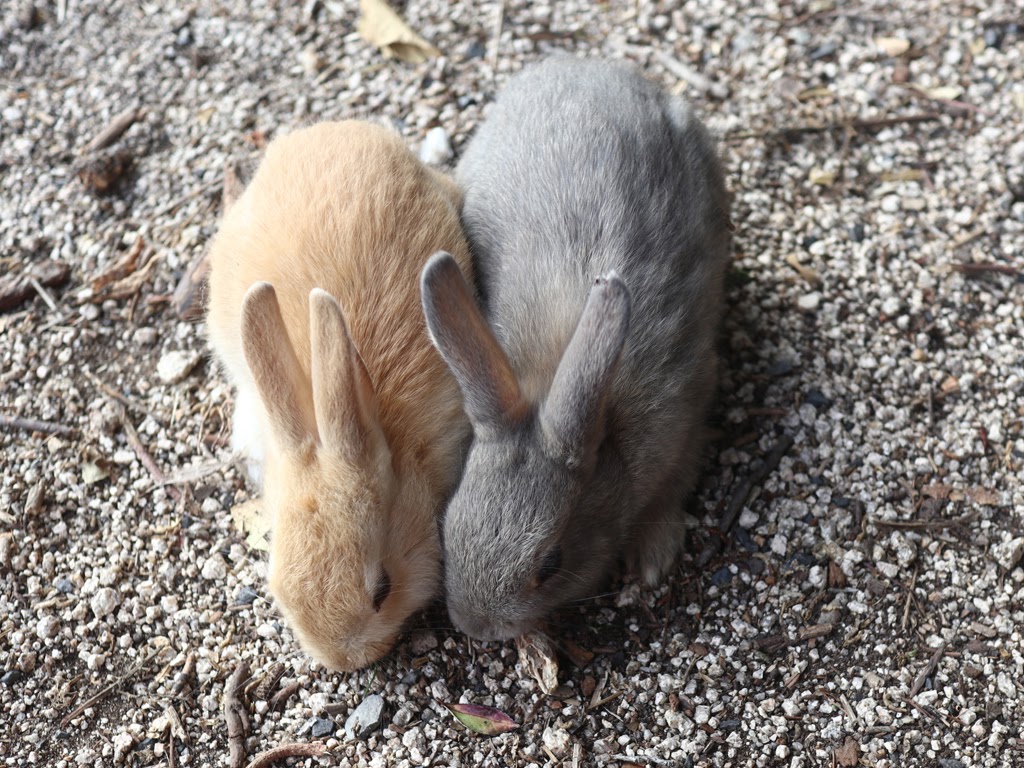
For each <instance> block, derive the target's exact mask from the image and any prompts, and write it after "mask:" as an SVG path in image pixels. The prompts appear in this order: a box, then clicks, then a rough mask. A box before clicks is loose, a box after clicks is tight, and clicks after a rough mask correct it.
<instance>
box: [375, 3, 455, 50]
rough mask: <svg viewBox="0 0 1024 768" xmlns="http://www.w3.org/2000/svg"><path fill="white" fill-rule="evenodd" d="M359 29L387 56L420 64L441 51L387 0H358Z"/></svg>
mask: <svg viewBox="0 0 1024 768" xmlns="http://www.w3.org/2000/svg"><path fill="white" fill-rule="evenodd" d="M359 11H360V17H359V26H358V27H357V28H356V31H357V32H358V33H359V35H360V36H361V37H362V38H363V39H364V40H366V41H367V42H368V43H370V44H372V45H375V46H377V47H378V48H380V51H381V53H382V54H384V58H385V59H391V58H396V59H401V60H402V61H406V62H409V63H410V64H421V63H422V62H424V61H426V60H427V59H430V58H433V57H435V56H440V55H441V52H440V51H439V50H437V48H435V47H434V46H432V45H431V44H430V43H428V42H427V41H426V40H424V39H423V38H422V37H420V36H419V35H417V34H416V33H415V32H413V31H412V29H411V28H410V27H409V25H408V24H406V23H405V21H403V20H402V17H401V16H399V15H398V14H397V13H395V11H394V10H393V9H392V8H391V6H389V5H388V4H387V3H386V2H384V0H359Z"/></svg>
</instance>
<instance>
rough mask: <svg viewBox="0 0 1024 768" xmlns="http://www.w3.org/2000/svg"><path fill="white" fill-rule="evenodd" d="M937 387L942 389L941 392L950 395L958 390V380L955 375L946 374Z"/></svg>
mask: <svg viewBox="0 0 1024 768" xmlns="http://www.w3.org/2000/svg"><path fill="white" fill-rule="evenodd" d="M939 389H941V390H942V394H944V395H950V394H952V393H954V392H959V391H960V380H959V379H958V378H957V377H956V376H947V377H946V379H945V380H944V381H943V382H942V383H941V384H940V385H939Z"/></svg>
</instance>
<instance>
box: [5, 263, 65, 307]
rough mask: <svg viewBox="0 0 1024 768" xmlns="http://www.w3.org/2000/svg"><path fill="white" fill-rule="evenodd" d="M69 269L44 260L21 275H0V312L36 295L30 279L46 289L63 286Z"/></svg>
mask: <svg viewBox="0 0 1024 768" xmlns="http://www.w3.org/2000/svg"><path fill="white" fill-rule="evenodd" d="M70 276H71V269H70V268H69V267H68V265H67V264H65V263H64V262H62V261H53V260H51V259H46V260H44V261H40V262H37V263H35V264H33V265H31V266H30V267H29V268H28V269H27V270H26V271H25V272H24V273H23V274H20V275H14V274H6V275H0V311H3V310H6V309H14V308H15V307H18V306H20V305H21V304H23V303H24V302H26V301H28V300H29V299H30V298H32V297H33V296H35V295H36V291H35V288H33V286H32V282H31V279H30V278H35V280H36V281H37V282H38V283H39V284H40V285H44V286H46V287H47V288H53V287H55V286H58V285H63V284H64V283H65V282H67V279H68V277H70Z"/></svg>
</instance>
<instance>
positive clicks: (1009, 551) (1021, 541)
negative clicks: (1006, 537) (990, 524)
mask: <svg viewBox="0 0 1024 768" xmlns="http://www.w3.org/2000/svg"><path fill="white" fill-rule="evenodd" d="M992 554H993V555H994V557H995V560H996V562H997V563H999V565H1000V567H1002V568H1003V569H1004V570H1007V571H1012V570H1013V569H1014V568H1016V567H1017V563H1019V562H1020V559H1021V557H1022V556H1024V538H1016V539H1011V540H1010V541H1007V542H1005V543H1003V544H997V545H996V546H995V547H993V553H992Z"/></svg>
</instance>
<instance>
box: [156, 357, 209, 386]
mask: <svg viewBox="0 0 1024 768" xmlns="http://www.w3.org/2000/svg"><path fill="white" fill-rule="evenodd" d="M198 362H199V355H198V354H197V353H195V352H188V351H186V350H175V351H173V352H168V353H166V354H165V355H164V356H163V357H161V358H160V362H158V363H157V364H156V375H157V376H159V377H160V381H162V382H163V383H164V384H177V383H178V382H179V381H181V380H182V379H184V378H185V377H186V376H188V375H189V373H191V372H192V369H193V368H195V367H196V364H197V363H198Z"/></svg>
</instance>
